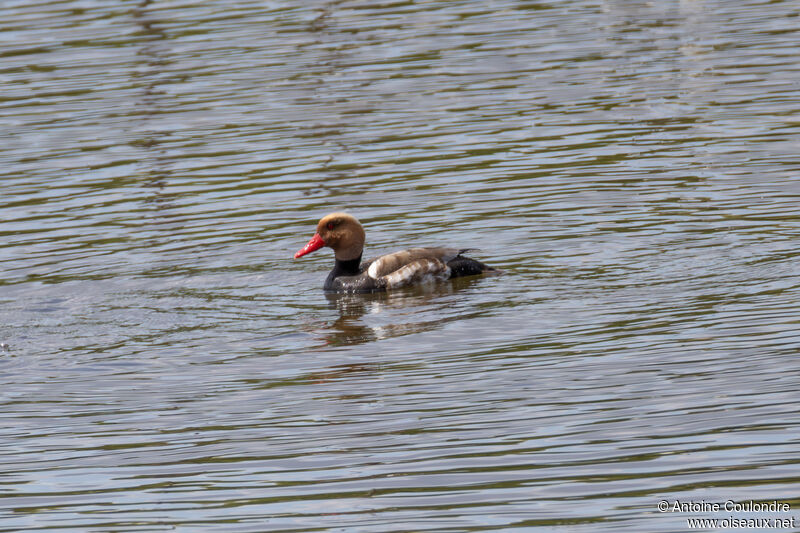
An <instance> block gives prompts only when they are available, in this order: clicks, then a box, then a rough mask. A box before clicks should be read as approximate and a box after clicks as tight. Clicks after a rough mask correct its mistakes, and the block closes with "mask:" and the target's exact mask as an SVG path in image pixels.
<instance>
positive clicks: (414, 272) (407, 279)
mask: <svg viewBox="0 0 800 533" xmlns="http://www.w3.org/2000/svg"><path fill="white" fill-rule="evenodd" d="M448 278H450V267H449V266H447V263H444V262H443V261H441V260H439V259H436V258H432V259H431V258H426V257H423V258H421V259H416V260H414V261H411V262H410V263H407V264H405V265H403V266H401V267H400V268H398V269H397V270H395V271H393V272H389V273H388V274H386V275H384V276H379V277H377V278H375V283H377V284H378V285H380V286H383V287H386V288H387V289H398V288H400V287H406V286H408V285H414V284H416V283H428V282H433V281H439V280H445V279H448Z"/></svg>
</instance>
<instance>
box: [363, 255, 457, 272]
mask: <svg viewBox="0 0 800 533" xmlns="http://www.w3.org/2000/svg"><path fill="white" fill-rule="evenodd" d="M463 251H464V250H460V249H458V248H409V249H408V250H401V251H399V252H394V253H391V254H386V255H382V256H380V257H377V258H375V259H373V260H372V261H369V266H368V267H367V268H366V271H367V273H368V274H369V276H370V277H371V278H374V279H378V278H380V277H383V276H387V275H389V274H392V273H393V272H396V271H398V270H400V269H401V268H403V267H405V266H409V265H412V264H414V263H415V262H417V261H420V260H422V259H427V260H431V261H439V262H440V263H443V264H444V265H445V266H447V262H448V261H452V260H453V259H455V258H456V257H457V256H458V254H459V253H461V252H463Z"/></svg>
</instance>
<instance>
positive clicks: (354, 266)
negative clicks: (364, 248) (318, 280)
mask: <svg viewBox="0 0 800 533" xmlns="http://www.w3.org/2000/svg"><path fill="white" fill-rule="evenodd" d="M360 265H361V256H360V255H359V256H358V257H357V258H355V259H348V260H347V261H342V260H341V259H337V260H336V263H335V264H334V265H333V270H331V273H330V274H328V279H326V280H325V285H324V288H325V290H331V289H332V288H333V280H335V279H336V278H338V277H339V276H357V275H359V274H360V273H361V270H360V269H359V266H360Z"/></svg>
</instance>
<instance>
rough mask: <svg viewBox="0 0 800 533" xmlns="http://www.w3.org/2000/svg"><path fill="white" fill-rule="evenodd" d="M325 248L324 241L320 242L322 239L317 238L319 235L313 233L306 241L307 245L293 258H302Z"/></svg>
mask: <svg viewBox="0 0 800 533" xmlns="http://www.w3.org/2000/svg"><path fill="white" fill-rule="evenodd" d="M323 246H325V241H323V240H322V237H320V236H319V233H315V234H314V236H313V237H311V240H310V241H308V244H306V245H305V246H303V247H302V248H301V249H300V250H298V251H297V253H296V254H294V258H295V259H297V258H298V257H303V256H304V255H306V254H310V253H311V252H313V251H314V250H319V249H320V248H322V247H323Z"/></svg>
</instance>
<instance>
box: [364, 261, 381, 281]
mask: <svg viewBox="0 0 800 533" xmlns="http://www.w3.org/2000/svg"><path fill="white" fill-rule="evenodd" d="M380 262H381V260H380V259H377V260H375V261H373V262H372V264H371V265H370V266H369V268H368V269H367V274H369V277H371V278H372V279H378V270H379V269H378V263H380Z"/></svg>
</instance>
